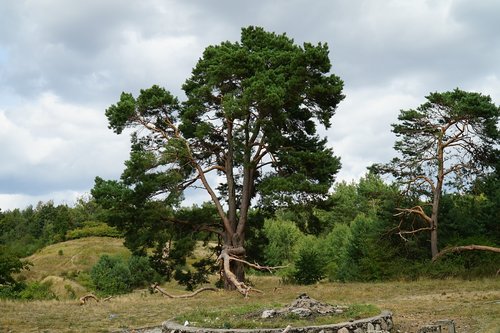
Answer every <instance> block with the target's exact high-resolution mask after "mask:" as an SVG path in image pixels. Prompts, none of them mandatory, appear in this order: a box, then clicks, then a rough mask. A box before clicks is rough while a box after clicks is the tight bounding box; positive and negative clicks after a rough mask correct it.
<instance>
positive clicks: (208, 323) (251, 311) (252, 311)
mask: <svg viewBox="0 0 500 333" xmlns="http://www.w3.org/2000/svg"><path fill="white" fill-rule="evenodd" d="M285 305H286V304H276V303H274V304H267V305H266V304H258V303H254V304H248V305H244V306H240V307H220V308H215V309H214V308H209V309H208V308H197V309H195V310H193V311H191V312H188V313H184V314H182V315H180V316H178V317H176V318H175V321H177V322H178V323H184V322H185V321H188V322H189V323H190V324H191V325H192V326H197V327H211V328H279V327H286V326H287V325H292V326H310V325H327V324H335V323H340V322H344V321H348V320H351V319H359V318H367V317H372V316H375V315H377V314H379V313H380V309H379V308H377V307H376V306H374V305H370V304H353V305H350V306H349V309H348V310H347V311H346V312H344V313H342V314H335V315H328V316H314V317H313V316H311V317H309V318H300V317H299V316H298V315H295V314H288V315H286V316H281V317H275V318H266V319H262V318H261V314H262V311H263V310H269V309H277V308H282V307H284V306H285Z"/></svg>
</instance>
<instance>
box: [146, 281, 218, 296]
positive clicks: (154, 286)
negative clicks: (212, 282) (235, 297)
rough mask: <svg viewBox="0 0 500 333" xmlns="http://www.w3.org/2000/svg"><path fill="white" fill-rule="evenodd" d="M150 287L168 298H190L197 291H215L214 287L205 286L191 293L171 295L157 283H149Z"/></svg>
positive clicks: (196, 293)
mask: <svg viewBox="0 0 500 333" xmlns="http://www.w3.org/2000/svg"><path fill="white" fill-rule="evenodd" d="M151 288H152V289H153V290H157V291H159V292H160V293H161V294H162V295H164V296H166V297H168V298H190V297H194V296H196V295H198V294H199V293H201V292H203V291H217V289H216V288H212V287H205V288H200V289H198V290H195V291H194V292H192V293H191V294H184V295H172V294H170V293H168V292H166V291H165V290H164V289H162V288H161V287H160V286H159V285H158V283H154V284H152V285H151Z"/></svg>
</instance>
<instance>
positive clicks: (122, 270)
mask: <svg viewBox="0 0 500 333" xmlns="http://www.w3.org/2000/svg"><path fill="white" fill-rule="evenodd" d="M90 276H91V278H92V282H93V285H94V287H95V289H96V292H97V293H99V294H103V295H104V294H107V295H117V294H125V293H128V292H130V291H131V290H132V275H131V273H130V270H129V268H128V266H127V263H126V262H125V260H123V259H121V258H120V257H110V256H108V255H103V256H101V258H100V259H99V261H98V262H97V263H96V264H95V265H94V267H92V270H91V272H90Z"/></svg>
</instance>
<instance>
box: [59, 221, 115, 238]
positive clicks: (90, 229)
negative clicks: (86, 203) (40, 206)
mask: <svg viewBox="0 0 500 333" xmlns="http://www.w3.org/2000/svg"><path fill="white" fill-rule="evenodd" d="M93 236H94V237H115V238H118V237H122V236H123V235H122V233H121V232H119V231H118V230H117V229H116V228H115V227H111V226H109V225H107V224H106V223H104V222H96V221H86V222H83V226H82V227H81V228H78V229H73V230H70V231H68V232H67V233H66V239H78V238H84V237H93Z"/></svg>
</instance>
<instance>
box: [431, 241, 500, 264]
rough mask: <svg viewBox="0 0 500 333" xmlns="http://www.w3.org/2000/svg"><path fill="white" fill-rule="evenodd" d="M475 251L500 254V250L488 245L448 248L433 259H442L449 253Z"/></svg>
mask: <svg viewBox="0 0 500 333" xmlns="http://www.w3.org/2000/svg"><path fill="white" fill-rule="evenodd" d="M475 250H479V251H490V252H496V253H500V248H499V247H494V246H486V245H464V246H454V247H448V248H446V249H444V250H442V251H441V252H439V253H438V254H437V255H435V256H434V257H433V258H432V261H436V260H437V259H439V258H441V257H442V256H444V255H446V254H448V253H455V252H462V251H475Z"/></svg>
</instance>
